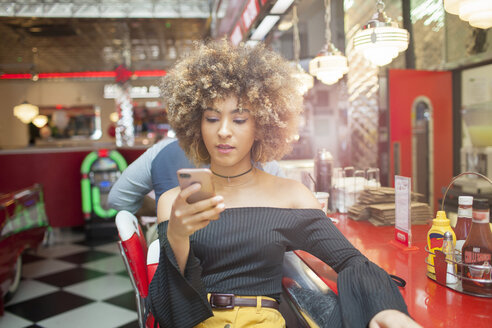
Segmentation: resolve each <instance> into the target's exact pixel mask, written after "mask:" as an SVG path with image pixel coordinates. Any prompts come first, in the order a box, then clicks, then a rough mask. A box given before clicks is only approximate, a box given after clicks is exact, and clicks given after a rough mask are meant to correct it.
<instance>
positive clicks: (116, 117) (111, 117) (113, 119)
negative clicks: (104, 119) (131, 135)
mask: <svg viewBox="0 0 492 328" xmlns="http://www.w3.org/2000/svg"><path fill="white" fill-rule="evenodd" d="M119 119H120V114H118V112H112V113H111V114H109V120H110V121H111V122H113V123H116V122H118V121H119Z"/></svg>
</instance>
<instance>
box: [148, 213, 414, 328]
mask: <svg viewBox="0 0 492 328" xmlns="http://www.w3.org/2000/svg"><path fill="white" fill-rule="evenodd" d="M166 231H167V222H162V223H160V224H159V226H158V232H159V240H160V246H161V253H160V258H159V265H158V268H157V271H156V273H155V275H154V278H153V279H152V281H151V283H150V287H149V297H148V299H147V306H148V308H149V309H150V310H151V312H152V314H153V315H154V317H155V318H156V319H157V321H158V322H159V324H160V326H161V327H180V328H181V327H183V328H185V327H193V326H195V325H197V324H198V323H200V322H202V321H204V320H205V319H207V318H208V317H210V316H212V315H213V313H212V310H211V308H210V305H209V303H208V302H207V293H209V292H220V293H232V294H236V295H244V296H246V295H264V296H270V297H274V298H276V299H279V298H280V293H281V291H282V286H281V280H282V262H283V256H284V253H285V252H286V251H289V250H297V249H300V250H305V251H307V252H309V253H311V254H313V255H315V256H316V257H318V258H320V259H321V260H323V261H324V262H325V263H326V264H328V265H329V266H331V267H332V268H333V269H334V270H335V271H336V272H338V280H337V284H338V291H339V295H340V311H341V316H342V321H343V324H344V326H346V327H354V328H355V327H366V326H367V324H368V323H369V321H370V320H371V318H372V317H373V316H374V315H375V314H376V313H378V312H380V311H382V310H385V309H396V310H400V311H402V312H404V313H407V308H406V304H405V302H404V300H403V298H402V296H401V294H400V292H399V290H398V288H397V286H396V284H395V283H394V282H393V281H392V280H391V278H390V277H389V276H388V274H387V273H386V272H385V271H384V270H382V269H381V268H379V267H378V266H377V265H375V264H374V263H372V262H370V261H369V260H368V259H367V258H366V257H365V256H363V255H362V254H361V253H360V252H359V251H358V250H357V249H355V248H354V247H353V246H352V245H351V244H350V242H349V241H348V240H347V239H346V238H345V237H344V236H343V235H342V233H341V232H340V231H339V230H338V229H337V228H336V227H335V225H334V224H333V223H332V222H331V220H329V219H328V218H327V217H326V215H325V214H324V213H323V211H321V210H318V209H286V208H271V207H242V208H230V209H226V210H225V211H224V212H223V213H221V215H220V218H219V219H218V220H217V221H212V222H210V224H209V225H208V226H207V227H205V228H204V229H201V230H198V231H197V232H195V233H194V234H193V235H192V236H191V237H190V244H191V249H190V254H189V257H188V261H187V264H186V268H185V272H184V275H182V274H181V273H180V270H179V267H178V265H177V262H176V259H175V257H174V253H173V251H172V249H171V246H170V245H169V242H168V240H167V237H166Z"/></svg>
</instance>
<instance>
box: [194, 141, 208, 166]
mask: <svg viewBox="0 0 492 328" xmlns="http://www.w3.org/2000/svg"><path fill="white" fill-rule="evenodd" d="M194 148H195V149H194V150H195V154H196V157H197V158H198V160H199V161H200V162H202V163H207V161H208V159H209V156H205V157H202V154H201V153H200V144H199V143H195V146H194Z"/></svg>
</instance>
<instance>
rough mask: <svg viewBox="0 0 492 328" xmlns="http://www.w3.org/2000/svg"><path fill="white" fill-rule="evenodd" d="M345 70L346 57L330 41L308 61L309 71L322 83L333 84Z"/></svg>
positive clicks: (346, 70)
mask: <svg viewBox="0 0 492 328" xmlns="http://www.w3.org/2000/svg"><path fill="white" fill-rule="evenodd" d="M347 72H348V64H347V57H345V56H343V55H342V53H341V52H340V51H339V50H338V49H337V48H335V46H334V45H333V44H331V43H329V44H327V45H326V46H325V47H324V48H323V50H321V52H320V53H319V54H318V55H317V56H316V57H314V58H313V59H312V60H311V61H310V62H309V73H310V74H312V75H314V76H316V78H318V80H320V81H321V82H323V83H324V84H328V85H332V84H335V83H336V82H338V80H340V79H341V78H342V76H343V75H344V74H345V73H347Z"/></svg>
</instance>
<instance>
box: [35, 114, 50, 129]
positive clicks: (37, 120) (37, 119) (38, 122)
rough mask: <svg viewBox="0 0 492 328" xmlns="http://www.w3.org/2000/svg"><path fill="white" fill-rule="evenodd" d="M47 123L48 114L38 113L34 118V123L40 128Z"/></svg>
mask: <svg viewBox="0 0 492 328" xmlns="http://www.w3.org/2000/svg"><path fill="white" fill-rule="evenodd" d="M46 123H48V116H46V115H38V116H36V117H35V118H34V119H33V120H32V124H34V125H35V126H36V127H38V128H42V127H43V126H45V125H46Z"/></svg>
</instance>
